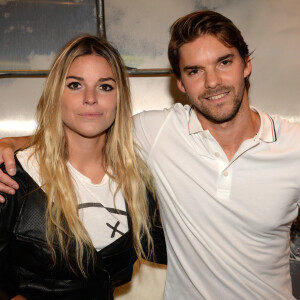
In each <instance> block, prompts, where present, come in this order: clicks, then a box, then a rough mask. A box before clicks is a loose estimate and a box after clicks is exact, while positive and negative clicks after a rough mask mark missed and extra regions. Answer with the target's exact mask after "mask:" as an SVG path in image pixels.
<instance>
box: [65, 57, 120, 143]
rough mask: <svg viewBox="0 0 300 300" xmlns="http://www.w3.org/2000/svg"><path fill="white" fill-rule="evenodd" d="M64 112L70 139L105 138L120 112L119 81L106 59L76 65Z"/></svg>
mask: <svg viewBox="0 0 300 300" xmlns="http://www.w3.org/2000/svg"><path fill="white" fill-rule="evenodd" d="M61 108H62V120H63V124H64V129H65V133H66V135H67V137H68V138H72V137H74V138H75V137H79V136H81V137H84V138H89V139H90V138H98V137H105V134H106V131H107V129H108V128H109V127H110V126H111V125H112V123H113V122H114V120H115V115H116V108H117V86H116V79H115V78H114V75H113V73H112V70H111V67H110V66H109V64H108V62H107V61H106V59H105V58H103V57H101V56H99V55H96V54H92V55H84V56H79V57H77V58H76V59H75V60H74V61H73V63H72V64H71V66H70V69H69V72H68V74H67V78H66V85H65V88H64V91H63V95H62V102H61Z"/></svg>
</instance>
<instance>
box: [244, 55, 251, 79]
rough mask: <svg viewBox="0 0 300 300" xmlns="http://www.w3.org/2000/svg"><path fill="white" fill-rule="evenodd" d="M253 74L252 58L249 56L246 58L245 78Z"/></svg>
mask: <svg viewBox="0 0 300 300" xmlns="http://www.w3.org/2000/svg"><path fill="white" fill-rule="evenodd" d="M251 72H252V64H251V58H250V57H249V56H246V57H245V68H244V78H246V77H248V76H249V75H250V74H251Z"/></svg>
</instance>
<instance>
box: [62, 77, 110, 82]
mask: <svg viewBox="0 0 300 300" xmlns="http://www.w3.org/2000/svg"><path fill="white" fill-rule="evenodd" d="M66 79H76V80H78V81H84V79H83V78H82V77H78V76H73V75H70V76H67V77H66ZM98 81H99V82H105V81H114V82H116V80H115V79H114V78H112V77H102V78H99V80H98Z"/></svg>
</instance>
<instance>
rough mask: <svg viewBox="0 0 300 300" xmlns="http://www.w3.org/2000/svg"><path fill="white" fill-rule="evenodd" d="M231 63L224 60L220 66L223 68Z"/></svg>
mask: <svg viewBox="0 0 300 300" xmlns="http://www.w3.org/2000/svg"><path fill="white" fill-rule="evenodd" d="M230 63H231V60H229V59H226V60H223V61H222V65H223V66H227V65H229V64H230Z"/></svg>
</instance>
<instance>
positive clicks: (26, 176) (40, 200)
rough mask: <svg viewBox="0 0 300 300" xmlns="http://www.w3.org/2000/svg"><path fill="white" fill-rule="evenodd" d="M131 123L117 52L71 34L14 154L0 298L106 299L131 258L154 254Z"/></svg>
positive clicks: (2, 211) (151, 212)
mask: <svg viewBox="0 0 300 300" xmlns="http://www.w3.org/2000/svg"><path fill="white" fill-rule="evenodd" d="M131 127H132V125H131V101H130V93H129V87H128V78H127V76H126V72H125V70H124V67H123V63H122V60H121V57H120V55H119V53H118V52H117V50H116V49H114V48H113V47H112V46H111V45H110V44H109V43H107V42H106V41H104V40H102V39H100V38H97V37H94V36H90V35H83V36H79V37H76V38H74V39H73V40H71V41H70V42H69V43H67V44H66V45H65V46H64V47H63V48H62V49H61V51H60V52H59V53H58V55H57V57H56V59H55V61H54V63H53V65H52V68H51V70H50V73H49V76H48V78H47V81H46V84H45V88H44V91H43V94H42V96H41V99H40V101H39V104H38V108H37V130H36V133H35V135H34V136H33V138H32V141H31V143H30V145H29V146H28V147H27V148H26V149H24V150H22V151H20V152H18V153H17V154H16V161H17V174H16V176H15V177H14V179H15V180H16V181H17V182H18V184H19V186H20V188H19V190H18V191H17V193H16V194H15V195H6V194H2V196H3V197H5V198H6V201H5V203H4V204H0V266H1V268H0V293H1V294H0V296H1V295H2V297H6V298H7V299H24V298H25V299H72V300H74V299H113V290H114V288H115V287H116V286H118V285H120V284H123V283H125V282H127V281H129V280H130V279H131V274H132V265H133V263H134V261H135V260H136V258H137V257H138V258H141V257H149V256H151V254H152V253H153V249H154V245H153V238H152V236H151V234H152V233H153V232H154V226H151V223H153V220H154V217H155V211H156V204H155V202H154V201H153V199H152V198H149V200H148V197H147V194H148V195H153V179H152V176H151V174H150V172H149V171H148V169H147V167H146V165H145V164H144V162H143V161H142V160H141V159H140V157H139V155H138V152H137V149H136V146H135V145H134V143H133V140H132V128H131ZM1 169H2V170H3V171H4V166H3V165H1ZM10 198H13V199H10ZM10 200H12V201H10ZM144 249H147V250H144ZM160 262H163V261H160ZM1 299H2V298H1Z"/></svg>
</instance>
